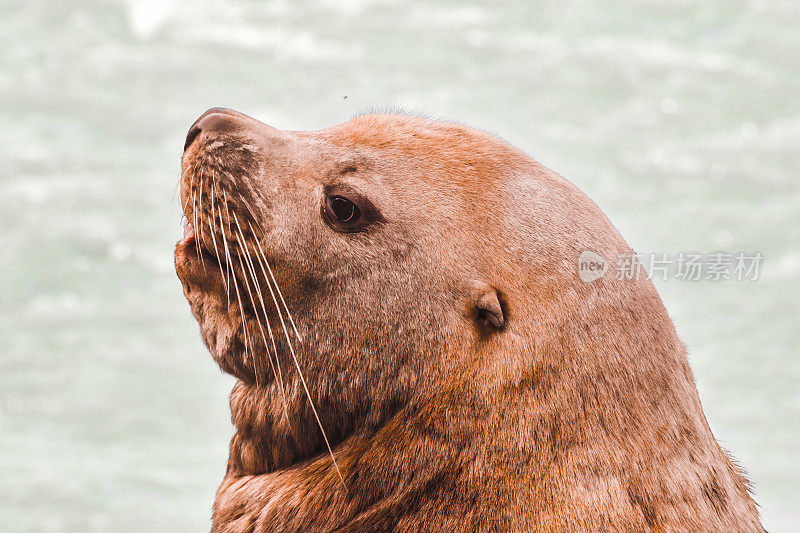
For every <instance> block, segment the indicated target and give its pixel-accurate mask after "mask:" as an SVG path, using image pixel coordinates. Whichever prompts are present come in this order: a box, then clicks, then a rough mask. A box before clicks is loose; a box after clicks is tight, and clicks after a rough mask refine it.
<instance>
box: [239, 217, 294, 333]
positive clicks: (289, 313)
mask: <svg viewBox="0 0 800 533" xmlns="http://www.w3.org/2000/svg"><path fill="white" fill-rule="evenodd" d="M248 224H250V222H248ZM250 232H251V233H253V235H256V234H255V232H253V226H252V225H251V226H250ZM255 241H256V245H257V246H258V249H259V251H260V252H261V256H262V257H263V258H264V263H266V265H267V270H268V271H269V277H270V279H271V280H272V283H273V284H274V285H275V290H276V291H277V292H278V297H279V298H280V299H281V303H282V304H283V308H284V310H285V311H286V316H288V317H289V322H290V323H291V325H292V329H293V330H294V334H295V335H297V341H298V342H303V337H302V336H301V335H300V332H299V331H297V326H295V324H294V318H292V313H291V312H290V311H289V306H288V305H286V300H284V298H283V293H282V292H281V288H280V286H279V285H278V282H277V281H276V280H275V276H274V275H273V274H272V268H271V267H270V266H269V261H267V256H266V254H265V253H264V249H263V248H262V247H261V242H260V241H259V239H258V238H256V239H255ZM275 305H278V304H277V303H276V304H275Z"/></svg>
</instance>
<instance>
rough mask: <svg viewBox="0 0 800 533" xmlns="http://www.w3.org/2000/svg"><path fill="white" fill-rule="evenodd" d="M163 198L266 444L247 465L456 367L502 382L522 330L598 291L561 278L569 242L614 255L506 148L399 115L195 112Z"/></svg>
mask: <svg viewBox="0 0 800 533" xmlns="http://www.w3.org/2000/svg"><path fill="white" fill-rule="evenodd" d="M181 201H182V203H183V210H184V214H185V216H186V219H187V221H188V222H187V226H186V235H185V239H184V240H182V241H181V242H179V243H178V245H177V246H176V249H175V258H176V268H177V272H178V275H179V277H180V279H181V281H182V283H183V288H184V293H185V296H186V298H187V299H188V301H189V303H190V304H191V308H192V311H193V313H194V315H195V317H196V318H197V320H198V322H199V323H200V327H201V332H202V336H203V339H204V341H205V343H206V345H207V346H208V348H209V350H210V351H211V353H212V355H213V356H214V358H215V359H216V361H217V363H218V364H219V365H220V367H221V368H222V369H223V370H224V371H225V372H228V373H230V374H232V375H234V376H236V377H237V378H238V379H239V380H240V383H239V385H237V389H236V390H234V394H233V397H232V402H233V403H234V404H238V405H239V407H241V406H243V405H247V406H249V407H247V408H246V409H245V408H244V407H242V408H241V409H234V422H235V423H236V424H237V428H239V429H240V430H242V428H244V429H245V431H243V432H242V433H243V434H246V435H251V436H254V435H257V434H263V435H269V438H268V439H267V438H265V439H263V440H262V439H259V438H255V437H254V439H255V441H256V444H254V445H253V446H254V449H253V450H251V453H249V454H242V455H247V456H249V457H256V456H257V457H260V458H262V459H258V460H256V459H253V460H252V461H251V462H252V463H253V464H251V465H250V466H251V467H252V469H254V470H255V471H264V470H269V469H271V468H274V467H277V466H281V465H286V464H290V463H292V462H294V461H296V460H298V459H299V458H301V457H304V456H307V455H308V454H311V453H314V452H318V451H320V450H321V449H323V448H324V445H325V444H324V442H323V441H324V439H323V438H321V437H322V432H321V431H320V426H321V428H323V429H324V431H325V432H326V435H325V436H327V438H328V439H329V441H330V442H331V443H332V442H334V441H339V440H341V439H343V438H346V437H347V436H348V435H349V434H351V433H352V432H353V431H354V429H356V428H358V427H369V426H375V425H377V424H380V423H381V422H382V421H384V420H386V419H387V418H388V417H390V416H391V415H393V414H394V413H396V412H397V411H398V410H399V409H401V408H403V407H404V406H407V405H409V404H411V403H413V402H421V401H423V399H424V398H426V397H429V396H430V395H431V394H436V393H440V392H441V391H442V390H445V389H447V387H448V386H451V385H452V384H454V383H456V382H463V381H464V380H465V379H467V378H465V376H469V378H468V379H469V380H470V382H471V383H472V385H471V386H474V387H478V388H480V387H502V386H505V385H508V383H507V382H509V380H511V381H512V382H514V383H516V382H518V381H519V380H520V379H521V378H520V375H521V374H520V371H518V370H519V369H520V368H522V367H529V366H530V365H531V364H533V363H532V362H531V360H530V354H532V353H533V351H534V350H533V344H534V339H536V338H538V339H539V341H538V342H540V343H543V345H544V346H545V347H547V343H548V342H552V343H553V345H554V346H555V344H557V343H558V341H557V339H556V337H557V335H555V333H554V332H555V331H556V330H555V329H553V324H556V325H557V326H558V327H560V325H561V324H562V321H563V318H564V316H565V315H564V313H565V312H564V309H568V310H569V309H572V311H571V312H572V313H578V312H579V308H580V307H581V305H582V303H581V302H583V298H584V296H586V295H587V294H589V293H588V292H587V291H589V290H591V291H594V292H596V291H598V290H602V288H601V287H602V280H601V281H600V282H595V283H593V284H592V286H591V288H589V286H588V285H587V284H586V283H583V282H582V281H580V279H579V278H578V276H577V274H576V269H575V261H576V258H577V257H578V255H579V254H580V252H581V251H582V250H583V249H585V248H586V247H587V246H591V248H592V249H593V250H595V251H597V252H598V253H609V254H610V253H611V252H612V251H613V250H618V249H625V248H626V245H625V244H624V242H623V241H622V240H621V239H620V238H619V237H618V236H617V234H616V231H615V230H613V227H612V226H611V225H610V223H608V222H607V219H605V217H604V216H603V215H602V213H601V212H600V211H599V209H597V208H596V206H595V205H594V204H593V203H592V202H591V201H589V200H588V199H587V198H586V197H585V196H583V195H582V194H581V193H580V192H579V191H578V190H577V189H576V188H575V187H573V186H572V185H571V184H570V183H569V182H567V181H566V180H564V179H563V178H561V177H559V176H557V175H555V174H553V173H551V172H549V171H547V170H546V169H544V167H541V166H539V165H538V164H536V163H535V162H534V161H533V160H531V159H530V158H529V157H528V156H526V155H525V154H524V153H522V152H520V151H519V150H517V149H515V148H514V147H512V146H510V145H508V144H507V143H505V142H503V141H501V140H499V139H497V138H495V137H493V136H491V135H489V134H487V133H485V132H482V131H478V130H475V129H471V128H468V127H466V126H463V125H460V124H452V123H446V122H440V121H434V120H429V119H425V118H420V117H415V116H408V115H364V116H359V117H356V118H354V119H352V120H350V121H349V122H346V123H344V124H340V125H338V126H335V127H332V128H329V129H324V130H320V131H314V132H301V131H282V130H279V129H276V128H273V127H271V126H268V125H266V124H264V123H262V122H259V121H257V120H255V119H253V118H251V117H249V116H246V115H243V114H241V113H238V112H235V111H231V110H227V109H219V108H215V109H211V110H209V111H207V112H206V113H204V114H203V115H202V116H201V117H200V118H199V119H198V120H197V121H196V123H195V124H194V126H192V128H191V130H190V132H189V134H188V136H187V141H186V147H185V152H184V156H183V172H182V178H181ZM556 306H558V309H555V307H556ZM548 328H550V329H548ZM556 329H557V328H556ZM256 391H258V393H257V394H256ZM479 396H480V397H484V398H485V397H486V395H479ZM245 398H249V400H247V401H245ZM256 398H257V399H256ZM248 402H249V403H248ZM242 413H246V414H242ZM315 419H316V420H315ZM245 462H247V461H245ZM242 468H245V467H244V466H242Z"/></svg>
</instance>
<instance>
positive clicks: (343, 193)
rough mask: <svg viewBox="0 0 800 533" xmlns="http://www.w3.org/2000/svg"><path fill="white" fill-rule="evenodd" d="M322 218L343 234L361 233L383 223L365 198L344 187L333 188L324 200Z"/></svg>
mask: <svg viewBox="0 0 800 533" xmlns="http://www.w3.org/2000/svg"><path fill="white" fill-rule="evenodd" d="M322 218H323V219H324V220H325V222H327V223H328V225H329V226H330V227H331V228H332V229H334V230H336V231H340V232H342V233H353V232H356V231H361V230H362V229H364V228H366V227H367V226H369V225H370V224H372V223H373V222H379V221H382V220H383V218H382V217H381V215H380V213H378V210H377V209H375V206H374V205H372V202H370V201H369V200H367V199H366V198H365V197H364V196H362V195H360V194H358V193H356V192H354V191H351V190H350V189H345V188H342V187H335V188H331V189H329V190H328V191H327V193H326V194H325V197H324V198H323V200H322Z"/></svg>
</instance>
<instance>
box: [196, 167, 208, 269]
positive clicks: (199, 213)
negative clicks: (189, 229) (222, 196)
mask: <svg viewBox="0 0 800 533" xmlns="http://www.w3.org/2000/svg"><path fill="white" fill-rule="evenodd" d="M197 200H198V207H199V209H198V210H197V226H195V231H197V246H196V247H197V250H198V252H199V251H200V245H201V243H202V242H203V169H202V167H201V168H200V193H199V194H198V195H197ZM199 255H200V264H201V265H203V270H205V268H206V262H205V260H204V259H203V254H202V253H201V254H199Z"/></svg>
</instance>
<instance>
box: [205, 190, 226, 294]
mask: <svg viewBox="0 0 800 533" xmlns="http://www.w3.org/2000/svg"><path fill="white" fill-rule="evenodd" d="M216 188H217V180H216V178H215V177H214V176H213V174H212V182H211V221H212V222H213V223H214V225H213V226H212V225H211V222H209V227H208V230H209V233H211V242H212V243H214V254H215V255H216V256H217V265H219V273H220V278H222V285H223V286H224V287H225V296H226V297H227V299H228V307H230V305H231V296H230V289H229V288H228V287H229V283H230V279H228V280H226V279H225V276H224V275H223V273H222V259H221V258H220V256H219V249H218V248H217V238H216V237H215V236H214V226H216V224H217V223H216V220H215V217H214V201H215V195H214V191H215V190H216ZM221 224H222V220H221V219H220V225H221ZM220 229H221V228H220ZM225 270H226V271H227V270H228V264H227V263H225Z"/></svg>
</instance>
